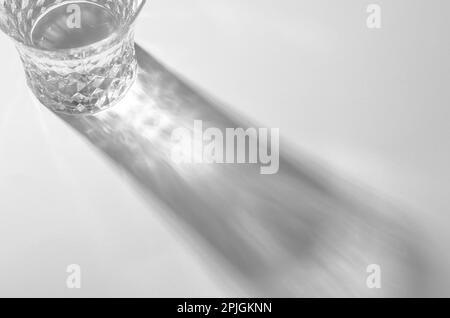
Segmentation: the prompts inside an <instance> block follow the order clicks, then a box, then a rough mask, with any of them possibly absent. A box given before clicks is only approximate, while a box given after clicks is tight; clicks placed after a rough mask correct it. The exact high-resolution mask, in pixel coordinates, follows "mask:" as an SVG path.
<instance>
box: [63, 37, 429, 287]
mask: <svg viewBox="0 0 450 318" xmlns="http://www.w3.org/2000/svg"><path fill="white" fill-rule="evenodd" d="M136 51H137V57H138V62H139V66H140V71H139V75H138V80H137V83H136V84H135V85H134V87H133V88H132V90H131V91H130V93H129V94H128V96H127V97H126V98H125V99H124V100H123V101H122V102H121V103H120V104H119V105H117V106H115V107H113V108H111V109H110V110H108V111H105V112H103V113H100V114H98V115H96V116H88V117H72V116H62V115H60V117H61V118H62V119H63V120H64V121H66V122H67V123H68V124H69V125H70V126H72V127H73V128H74V129H75V130H76V131H78V132H79V133H80V134H82V135H83V136H85V137H86V138H87V139H88V140H89V141H90V142H91V143H92V144H93V145H94V146H95V147H96V148H97V149H98V150H99V151H100V152H102V153H103V154H104V155H105V156H107V157H108V158H110V159H112V160H113V161H114V162H115V163H116V164H117V166H118V167H120V168H121V169H123V170H125V171H126V172H128V174H129V175H130V176H131V177H132V179H134V180H135V181H136V184H137V185H138V187H139V188H140V189H141V190H142V191H141V192H142V193H143V194H144V195H145V196H147V197H148V198H150V199H155V198H156V199H157V200H159V201H160V202H161V203H162V204H163V205H164V206H165V207H166V211H167V212H168V213H170V215H171V216H174V217H175V219H176V220H178V221H179V222H180V223H181V224H182V225H183V226H185V227H186V228H187V229H188V231H189V232H190V233H192V234H193V236H194V237H196V238H200V239H201V240H202V241H203V243H206V244H205V245H206V246H207V247H208V250H207V252H206V254H207V255H209V256H213V257H214V258H215V259H216V260H219V261H220V263H221V264H224V267H225V268H228V270H231V271H230V273H235V274H236V275H235V276H233V275H231V277H234V278H235V279H236V280H238V281H243V282H245V283H246V284H245V285H246V286H249V288H250V291H249V292H250V293H251V294H252V295H257V296H415V295H417V293H420V294H424V293H425V286H426V281H425V280H426V277H427V273H426V272H427V271H428V267H427V265H426V262H425V261H424V259H425V257H424V255H423V253H422V251H421V248H420V247H419V244H417V241H416V240H415V239H414V236H415V235H416V234H414V233H412V232H413V231H412V230H411V228H410V226H406V225H400V223H401V222H399V221H398V219H397V218H396V217H394V216H393V214H394V213H396V212H395V209H393V208H391V207H388V205H384V206H381V205H379V204H378V203H376V202H377V200H376V199H374V200H373V199H372V198H370V196H369V195H367V196H365V195H364V193H363V192H364V191H363V190H361V189H358V188H356V187H355V188H352V187H351V186H350V185H347V184H346V182H345V180H338V179H337V178H334V177H333V176H332V175H330V174H329V173H327V172H326V171H325V170H323V169H322V168H321V167H320V166H319V165H317V164H315V163H314V162H311V161H308V160H306V159H302V158H301V157H300V156H299V155H298V154H292V153H289V154H287V153H286V151H285V152H282V153H281V157H280V170H279V173H278V174H275V175H261V174H260V173H259V166H257V165H231V164H226V165H225V164H209V165H208V164H175V163H174V161H172V160H171V149H172V147H173V140H172V138H171V133H172V131H173V129H175V128H179V127H185V128H187V129H191V130H192V126H193V122H194V120H202V121H203V123H204V125H205V128H207V127H217V128H220V129H223V130H224V129H225V128H236V127H243V128H246V127H252V126H254V124H253V125H252V123H251V121H248V120H246V119H243V118H240V116H239V114H236V113H233V112H231V111H229V110H227V108H226V107H225V106H223V105H221V104H220V103H218V102H216V101H214V100H213V99H211V98H208V97H206V94H204V93H202V92H201V91H200V90H198V89H195V88H193V86H191V85H189V84H188V83H187V82H186V81H184V80H182V79H180V77H179V76H177V75H175V74H174V73H173V72H171V71H170V70H168V69H167V68H166V67H164V66H163V65H162V64H161V63H159V62H158V61H157V60H156V59H155V58H153V57H152V56H151V55H150V54H149V53H148V52H146V51H145V50H144V49H143V48H141V47H140V46H137V47H136ZM256 127H258V126H257V125H256ZM282 146H283V144H282ZM281 149H285V148H281ZM403 223H404V222H403ZM373 263H375V264H380V265H381V269H382V277H383V288H382V289H381V290H379V289H369V288H368V287H367V285H366V278H367V276H368V275H369V274H368V273H367V272H366V269H367V266H368V265H369V264H373Z"/></svg>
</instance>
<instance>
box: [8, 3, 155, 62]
mask: <svg viewBox="0 0 450 318" xmlns="http://www.w3.org/2000/svg"><path fill="white" fill-rule="evenodd" d="M136 1H137V2H138V6H137V9H136V12H134V14H133V17H132V18H131V19H130V21H129V22H128V23H127V24H126V25H125V26H124V27H122V28H120V29H118V30H116V31H114V32H113V33H111V34H110V35H109V36H108V37H107V38H105V39H103V40H100V41H97V42H94V43H91V44H88V45H83V46H80V47H76V48H70V49H54V50H48V49H42V48H39V47H36V46H32V45H30V44H27V43H25V42H22V41H20V40H18V39H16V38H15V37H12V36H10V35H8V34H7V35H8V36H9V37H10V38H11V39H12V40H13V41H14V42H15V44H16V46H19V47H20V48H23V49H26V50H28V51H31V52H36V53H38V54H44V55H51V56H55V55H61V56H67V55H69V56H79V55H82V56H85V54H83V53H86V52H89V51H90V50H92V48H93V47H96V48H98V47H104V46H112V45H114V44H115V43H118V42H120V41H121V40H122V39H123V38H124V37H125V36H126V35H127V34H128V32H129V31H130V30H131V28H132V27H133V26H134V23H135V22H136V19H137V17H138V16H139V14H140V13H141V11H142V8H143V7H144V5H145V3H146V2H147V0H136ZM74 2H76V0H74ZM88 55H89V54H88Z"/></svg>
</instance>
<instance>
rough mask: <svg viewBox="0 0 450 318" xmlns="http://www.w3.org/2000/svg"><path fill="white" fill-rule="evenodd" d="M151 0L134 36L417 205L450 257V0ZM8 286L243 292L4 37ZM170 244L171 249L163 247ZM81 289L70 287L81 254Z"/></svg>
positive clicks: (301, 145) (349, 174) (2, 254)
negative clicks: (75, 124)
mask: <svg viewBox="0 0 450 318" xmlns="http://www.w3.org/2000/svg"><path fill="white" fill-rule="evenodd" d="M369 3H370V2H368V1H361V0H341V1H332V0H326V1H325V0H319V1H317V0H314V1H312V0H305V1H303V0H301V1H300V0H189V1H181V0H152V1H149V3H148V4H147V7H146V8H145V9H144V12H143V13H142V16H141V17H140V20H139V23H138V25H137V35H136V39H137V42H139V43H140V44H141V45H143V46H144V47H145V48H146V49H147V50H148V51H149V52H150V53H151V54H153V55H154V56H156V57H157V58H158V59H159V60H160V61H162V62H163V63H165V64H166V65H168V66H170V67H171V68H172V69H174V70H176V71H177V72H178V73H180V74H182V75H183V76H184V77H186V78H188V79H190V80H191V81H193V82H194V83H196V84H197V85H198V86H199V87H201V88H203V89H204V90H205V91H207V92H208V93H210V94H211V95H213V96H215V97H217V98H218V99H220V100H222V101H224V102H225V103H227V104H228V105H231V107H233V108H234V110H236V111H237V112H240V113H243V114H245V115H246V116H247V117H249V118H251V119H253V120H255V121H257V122H259V123H262V124H264V126H267V127H279V128H280V129H281V135H282V136H283V138H284V139H285V140H287V141H288V142H289V143H290V144H291V145H293V146H295V147H296V148H297V149H300V150H302V151H304V152H305V153H308V154H309V155H311V156H314V157H315V158H317V159H318V160H321V161H322V162H324V163H326V164H328V165H329V166H330V167H331V169H333V170H334V171H335V172H336V173H337V174H339V175H342V176H343V177H345V178H347V179H349V180H353V181H354V182H356V183H358V184H361V185H364V187H367V189H371V190H372V191H374V192H375V193H377V194H378V195H380V196H385V197H388V198H389V200H392V201H394V202H396V204H399V205H401V206H404V207H406V208H407V210H408V211H409V213H410V214H411V218H413V219H415V220H417V222H418V223H421V224H422V225H423V226H424V228H425V229H426V231H427V233H428V235H430V237H431V240H432V242H433V246H432V249H434V250H435V251H436V253H437V254H439V255H440V258H439V259H437V260H436V264H437V266H438V269H437V271H438V272H441V273H442V276H443V279H447V277H448V275H447V272H448V269H449V268H450V252H449V251H448V242H449V241H450V236H449V234H448V233H449V230H450V214H449V212H450V211H449V210H450V195H449V189H450V168H449V163H450V148H449V142H448V138H449V136H450V128H449V120H450V111H449V106H450V98H449V97H450V96H449V95H450V89H449V87H448V86H449V84H450V69H449V68H450V62H449V53H450V41H449V30H450V19H448V16H449V13H450V2H448V1H446V0H432V1H425V0H422V1H417V0H414V1H413V0H408V1H406V0H405V1H404V0H395V1H378V3H380V4H381V5H382V10H383V11H382V14H383V16H382V17H383V22H382V23H383V24H382V29H381V30H369V29H368V28H367V27H366V18H367V13H366V7H367V5H368V4H369ZM0 44H1V51H0V61H1V62H0V65H1V73H0V84H1V85H0V92H1V98H2V99H1V102H0V296H180V297H181V296H183V297H184V296H211V297H213V296H239V295H246V290H245V289H244V288H241V286H239V284H238V283H236V282H234V281H232V280H229V279H227V275H223V273H222V272H221V269H218V268H217V267H216V266H215V265H214V264H211V263H209V262H205V261H204V259H203V258H202V256H201V255H202V253H201V251H199V250H198V249H197V248H196V247H195V246H192V244H190V243H189V240H186V239H185V238H184V237H183V235H181V234H179V231H177V230H176V229H174V227H173V224H171V223H170V222H167V221H166V220H164V219H162V218H161V214H160V213H158V209H159V207H158V204H157V203H156V202H155V206H154V208H153V209H151V208H149V205H148V202H145V203H144V202H143V201H142V199H141V197H140V196H139V195H138V194H137V193H135V190H134V189H133V188H132V187H130V186H129V184H128V183H127V182H126V181H125V179H124V178H123V176H122V175H120V174H119V173H118V172H117V171H116V170H115V169H114V168H113V167H112V166H111V164H110V163H109V162H108V161H107V160H105V159H104V158H103V157H102V156H101V155H100V154H99V153H97V152H96V151H94V150H93V148H92V147H91V146H90V145H89V144H88V143H87V142H86V141H85V140H84V139H83V138H82V137H81V136H79V135H78V134H77V133H76V132H74V131H73V130H72V129H70V128H69V127H67V126H66V124H64V123H63V122H61V121H60V120H59V119H58V118H56V117H54V116H52V115H51V114H50V113H49V111H47V110H46V109H44V108H43V107H42V106H40V105H37V104H36V103H34V102H33V99H32V98H31V95H30V94H31V93H30V92H29V90H28V88H27V87H26V84H25V80H24V75H23V71H22V66H21V63H20V60H19V58H18V56H17V53H16V51H15V49H14V46H13V44H12V42H10V41H9V39H8V38H7V37H6V36H3V35H2V36H1V37H0ZM162 247H163V248H162ZM73 263H75V264H80V265H81V266H82V268H83V276H82V277H83V286H82V287H83V288H82V289H81V290H68V289H67V288H66V284H65V279H66V276H67V274H66V272H65V269H66V267H67V266H68V265H69V264H73Z"/></svg>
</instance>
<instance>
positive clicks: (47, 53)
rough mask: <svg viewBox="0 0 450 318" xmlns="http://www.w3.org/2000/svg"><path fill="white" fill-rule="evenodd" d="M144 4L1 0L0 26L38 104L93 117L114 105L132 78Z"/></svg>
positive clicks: (131, 1) (123, 0) (100, 0)
mask: <svg viewBox="0 0 450 318" xmlns="http://www.w3.org/2000/svg"><path fill="white" fill-rule="evenodd" d="M145 2H146V0H85V1H73V0H72V1H68V0H0V28H1V30H2V31H3V32H5V33H6V34H7V35H9V36H10V37H11V38H12V39H13V40H14V42H15V44H16V47H17V50H18V52H19V55H20V57H21V60H22V62H23V65H24V68H25V73H26V78H27V83H28V86H29V87H30V88H31V90H32V91H33V93H34V94H35V96H36V97H37V98H38V99H39V101H40V102H41V103H42V104H44V105H45V106H47V107H48V108H50V109H51V110H53V111H56V112H62V113H65V114H93V113H96V112H98V111H101V110H104V109H106V108H108V107H111V106H112V105H114V104H115V103H117V102H118V101H119V100H120V99H121V98H122V97H123V96H124V95H125V94H126V92H127V91H128V89H129V88H130V87H131V85H132V84H133V82H134V80H135V78H136V73H137V62H136V56H135V49H134V24H135V21H136V17H137V16H138V15H139V12H140V11H141V9H142V7H143V6H144V5H145Z"/></svg>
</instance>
